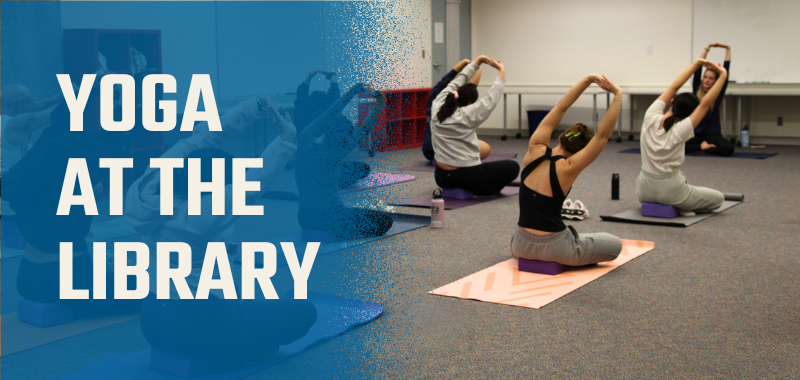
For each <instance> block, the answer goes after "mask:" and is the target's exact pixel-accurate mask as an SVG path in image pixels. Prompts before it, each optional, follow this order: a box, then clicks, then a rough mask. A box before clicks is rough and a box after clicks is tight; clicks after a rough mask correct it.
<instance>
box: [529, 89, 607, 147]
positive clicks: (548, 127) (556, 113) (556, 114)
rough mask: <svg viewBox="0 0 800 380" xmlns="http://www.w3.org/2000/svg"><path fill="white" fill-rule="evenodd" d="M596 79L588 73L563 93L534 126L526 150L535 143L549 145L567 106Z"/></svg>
mask: <svg viewBox="0 0 800 380" xmlns="http://www.w3.org/2000/svg"><path fill="white" fill-rule="evenodd" d="M596 79H597V75H595V74H589V75H588V76H587V77H586V78H583V79H581V80H580V81H579V82H578V83H575V85H574V86H572V88H571V89H570V90H569V91H568V92H567V94H566V95H564V97H563V98H561V100H560V101H559V102H558V104H556V106H555V107H553V109H552V110H551V111H550V112H549V113H548V114H547V116H545V118H544V120H542V122H541V123H539V127H538V128H536V132H534V133H533V136H531V140H530V141H529V142H528V151H530V150H531V148H533V147H534V146H535V145H537V144H543V145H547V146H549V145H550V137H551V136H552V135H553V131H554V130H555V129H556V127H558V123H560V122H561V119H563V118H564V115H565V114H566V113H567V110H568V109H569V107H571V106H572V104H573V103H575V101H576V100H578V97H580V96H581V94H583V92H584V91H586V89H587V88H589V86H590V85H591V84H592V83H594V81H595V80H596Z"/></svg>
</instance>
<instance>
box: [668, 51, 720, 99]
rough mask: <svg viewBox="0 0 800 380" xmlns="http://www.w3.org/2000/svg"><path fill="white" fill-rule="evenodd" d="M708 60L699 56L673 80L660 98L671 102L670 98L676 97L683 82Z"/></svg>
mask: <svg viewBox="0 0 800 380" xmlns="http://www.w3.org/2000/svg"><path fill="white" fill-rule="evenodd" d="M706 62H708V61H706V60H705V59H702V58H698V59H697V60H696V61H694V62H692V64H691V65H689V67H687V68H686V69H685V70H683V72H681V75H679V76H678V78H677V79H675V81H674V82H672V84H671V85H670V86H669V88H667V90H666V91H664V93H663V94H661V96H659V97H658V99H659V100H662V101H664V103H667V104H669V102H670V100H672V98H674V97H675V94H677V93H678V90H680V89H681V87H682V86H683V84H684V83H686V81H687V80H689V77H691V76H692V74H694V72H695V71H697V70H698V69H699V68H700V67H702V66H703V65H704V64H705V63H706Z"/></svg>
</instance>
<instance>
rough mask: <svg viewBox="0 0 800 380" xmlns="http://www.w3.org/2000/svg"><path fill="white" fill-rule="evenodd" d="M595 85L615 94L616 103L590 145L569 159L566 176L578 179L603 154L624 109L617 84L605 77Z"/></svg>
mask: <svg viewBox="0 0 800 380" xmlns="http://www.w3.org/2000/svg"><path fill="white" fill-rule="evenodd" d="M595 83H597V84H598V85H599V86H600V87H601V88H602V89H603V90H606V91H608V92H610V93H613V94H614V101H612V102H611V105H610V106H609V107H608V111H607V112H606V115H605V116H604V117H603V121H601V122H600V126H599V127H598V128H597V134H596V135H594V137H592V140H591V141H589V144H587V145H586V147H585V148H583V149H581V151H579V152H578V153H575V154H574V155H572V157H570V158H568V159H567V171H566V174H567V175H571V176H574V177H577V176H578V174H580V173H581V171H583V169H586V168H587V167H588V166H589V165H591V164H592V162H594V160H596V159H597V157H599V156H600V153H602V152H603V148H605V147H606V144H607V143H608V139H610V138H611V134H612V133H614V127H615V126H616V125H617V118H618V117H619V114H620V110H621V109H622V89H621V88H619V86H617V84H616V83H614V82H613V81H611V80H609V79H608V78H606V77H605V76H601V77H599V78H598V79H597V81H596V82H595Z"/></svg>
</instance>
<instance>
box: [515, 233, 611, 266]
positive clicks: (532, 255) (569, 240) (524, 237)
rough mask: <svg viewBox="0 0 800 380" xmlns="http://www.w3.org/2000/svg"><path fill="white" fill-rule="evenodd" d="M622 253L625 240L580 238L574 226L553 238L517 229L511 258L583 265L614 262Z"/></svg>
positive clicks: (604, 236) (599, 236)
mask: <svg viewBox="0 0 800 380" xmlns="http://www.w3.org/2000/svg"><path fill="white" fill-rule="evenodd" d="M620 252H622V240H620V239H619V238H618V237H616V236H614V235H611V234H607V233H604V232H600V233H592V234H583V235H580V236H579V235H578V232H577V231H575V229H574V228H572V226H567V229H566V230H564V231H561V232H556V233H553V234H550V235H535V234H532V233H530V232H528V231H525V229H524V228H522V227H520V226H517V229H516V231H514V236H513V237H512V238H511V255H512V256H514V258H517V259H519V258H523V259H528V260H540V261H554V262H557V263H561V264H565V265H569V266H582V265H589V264H597V263H601V262H604V261H611V260H614V259H616V258H617V256H619V254H620Z"/></svg>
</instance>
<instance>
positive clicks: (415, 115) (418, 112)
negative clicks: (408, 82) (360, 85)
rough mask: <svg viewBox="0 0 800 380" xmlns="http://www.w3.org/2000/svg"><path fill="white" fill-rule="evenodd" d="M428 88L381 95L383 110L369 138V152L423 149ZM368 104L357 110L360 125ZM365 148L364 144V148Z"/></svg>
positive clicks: (395, 91)
mask: <svg viewBox="0 0 800 380" xmlns="http://www.w3.org/2000/svg"><path fill="white" fill-rule="evenodd" d="M430 93H431V88H423V89H411V90H391V91H383V95H384V96H385V97H386V106H385V107H384V109H383V112H382V113H381V115H380V118H379V119H378V123H377V124H376V125H375V127H373V129H372V132H371V134H370V137H371V139H370V141H371V144H372V145H371V146H370V147H369V149H370V150H375V151H381V152H385V151H389V150H400V149H409V148H416V147H419V146H422V139H423V137H424V136H425V119H426V116H425V107H426V106H427V104H428V96H429V95H430ZM371 106H372V103H371V102H363V103H361V104H360V106H359V112H358V115H359V123H361V122H363V120H364V117H366V115H367V113H368V112H369V109H370V107H371ZM365 145H366V144H365Z"/></svg>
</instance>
